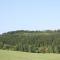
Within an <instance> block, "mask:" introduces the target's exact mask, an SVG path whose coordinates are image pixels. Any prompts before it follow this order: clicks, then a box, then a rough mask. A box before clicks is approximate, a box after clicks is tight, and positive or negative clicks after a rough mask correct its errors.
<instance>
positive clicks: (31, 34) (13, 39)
mask: <svg viewBox="0 0 60 60" xmlns="http://www.w3.org/2000/svg"><path fill="white" fill-rule="evenodd" d="M0 49H4V50H5V49H7V50H14V51H23V52H32V53H60V30H54V31H52V30H46V31H24V30H20V31H11V32H7V33H3V34H0Z"/></svg>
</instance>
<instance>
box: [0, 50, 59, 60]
mask: <svg viewBox="0 0 60 60" xmlns="http://www.w3.org/2000/svg"><path fill="white" fill-rule="evenodd" d="M0 60H60V54H42V53H26V52H17V51H7V50H0Z"/></svg>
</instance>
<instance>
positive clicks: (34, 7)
mask: <svg viewBox="0 0 60 60" xmlns="http://www.w3.org/2000/svg"><path fill="white" fill-rule="evenodd" d="M47 29H48V30H49V29H50V30H54V29H60V0H0V33H4V32H8V31H15V30H47Z"/></svg>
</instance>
